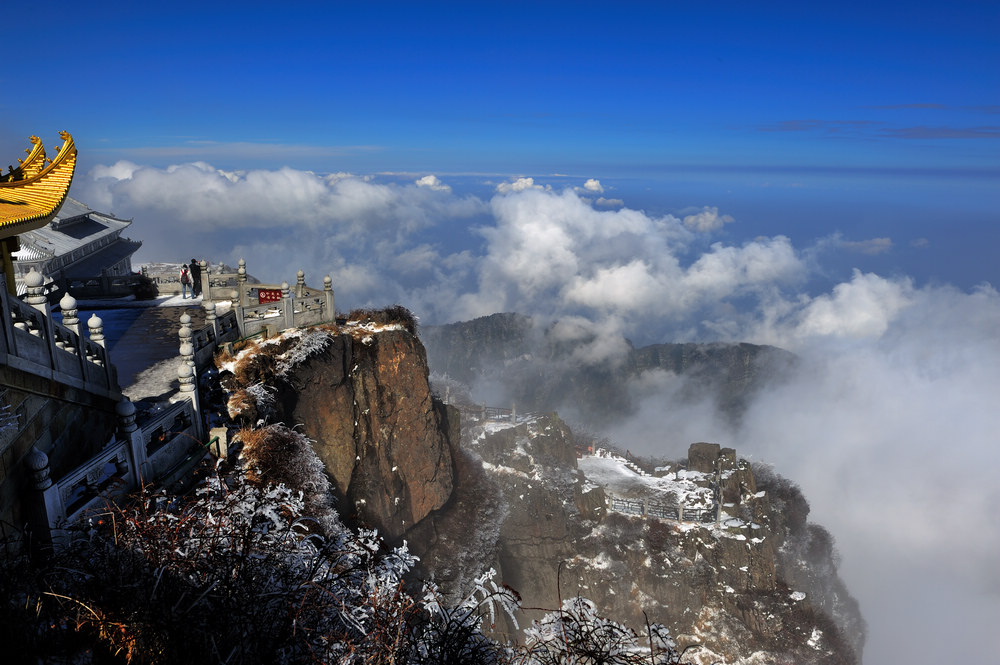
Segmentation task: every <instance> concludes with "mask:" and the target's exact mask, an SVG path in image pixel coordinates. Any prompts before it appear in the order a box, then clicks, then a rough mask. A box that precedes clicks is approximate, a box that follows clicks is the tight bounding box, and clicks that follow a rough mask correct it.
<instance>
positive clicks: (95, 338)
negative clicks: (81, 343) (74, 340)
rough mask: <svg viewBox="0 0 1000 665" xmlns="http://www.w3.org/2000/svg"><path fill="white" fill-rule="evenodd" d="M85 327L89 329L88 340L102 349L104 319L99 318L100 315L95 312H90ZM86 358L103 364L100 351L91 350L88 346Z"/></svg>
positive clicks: (97, 363)
mask: <svg viewBox="0 0 1000 665" xmlns="http://www.w3.org/2000/svg"><path fill="white" fill-rule="evenodd" d="M87 329H88V330H89V331H90V341H91V342H93V343H94V344H97V345H98V346H99V347H101V348H102V349H103V348H104V321H102V320H101V317H99V316H97V314H91V315H90V318H89V319H87ZM87 358H88V359H89V360H90V362H92V363H94V364H95V365H98V366H102V367H103V366H104V358H102V357H101V354H100V352H92V351H90V349H89V348H88V350H87Z"/></svg>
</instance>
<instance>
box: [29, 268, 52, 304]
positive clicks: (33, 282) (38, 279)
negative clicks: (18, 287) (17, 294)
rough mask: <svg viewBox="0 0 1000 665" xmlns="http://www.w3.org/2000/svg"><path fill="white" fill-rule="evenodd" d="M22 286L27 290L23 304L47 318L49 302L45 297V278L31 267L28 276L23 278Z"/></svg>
mask: <svg viewBox="0 0 1000 665" xmlns="http://www.w3.org/2000/svg"><path fill="white" fill-rule="evenodd" d="M24 286H25V288H26V289H27V295H26V296H25V297H24V302H26V303H28V304H29V305H31V306H32V307H34V308H35V309H37V310H38V311H39V312H41V313H42V314H45V315H46V316H47V315H48V303H49V301H48V298H46V297H45V276H44V275H42V274H41V273H40V272H38V271H37V270H35V267H34V266H32V267H31V270H29V271H28V274H27V275H25V276H24Z"/></svg>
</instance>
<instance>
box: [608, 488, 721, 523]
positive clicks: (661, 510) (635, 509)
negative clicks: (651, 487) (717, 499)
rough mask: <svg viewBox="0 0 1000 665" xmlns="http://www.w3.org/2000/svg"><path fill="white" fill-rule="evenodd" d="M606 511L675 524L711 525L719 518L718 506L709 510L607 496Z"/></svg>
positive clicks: (698, 506)
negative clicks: (697, 523) (641, 516)
mask: <svg viewBox="0 0 1000 665" xmlns="http://www.w3.org/2000/svg"><path fill="white" fill-rule="evenodd" d="M607 497H608V510H611V511H613V512H616V513H623V514H625V515H643V516H646V517H655V518H657V519H665V520H673V521H675V522H701V523H703V524H709V523H713V522H715V521H717V520H718V518H719V505H718V504H715V505H713V506H712V507H710V508H706V507H705V506H704V505H694V506H687V505H685V504H683V503H678V504H669V503H663V502H660V501H654V500H652V499H641V498H639V499H632V498H626V497H620V496H616V495H614V494H610V493H608V494H607Z"/></svg>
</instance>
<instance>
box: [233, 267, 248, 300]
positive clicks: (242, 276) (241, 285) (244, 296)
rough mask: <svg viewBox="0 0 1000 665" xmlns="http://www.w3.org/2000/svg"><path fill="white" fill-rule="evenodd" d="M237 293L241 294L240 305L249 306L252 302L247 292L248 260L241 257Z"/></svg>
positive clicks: (237, 275)
mask: <svg viewBox="0 0 1000 665" xmlns="http://www.w3.org/2000/svg"><path fill="white" fill-rule="evenodd" d="M236 293H237V294H239V305H240V307H247V306H248V305H249V304H250V299H249V294H248V293H247V262H246V259H240V262H239V268H237V269H236Z"/></svg>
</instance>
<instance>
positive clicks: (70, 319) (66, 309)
mask: <svg viewBox="0 0 1000 665" xmlns="http://www.w3.org/2000/svg"><path fill="white" fill-rule="evenodd" d="M59 308H60V310H61V311H62V324H63V326H65V327H66V328H69V329H70V330H72V331H73V332H75V333H76V334H77V335H79V334H80V319H79V318H77V314H78V313H79V311H80V310H78V309H77V305H76V298H74V297H73V296H71V295H70V294H69V293H67V294H66V295H64V296H63V297H62V300H60V301H59Z"/></svg>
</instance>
